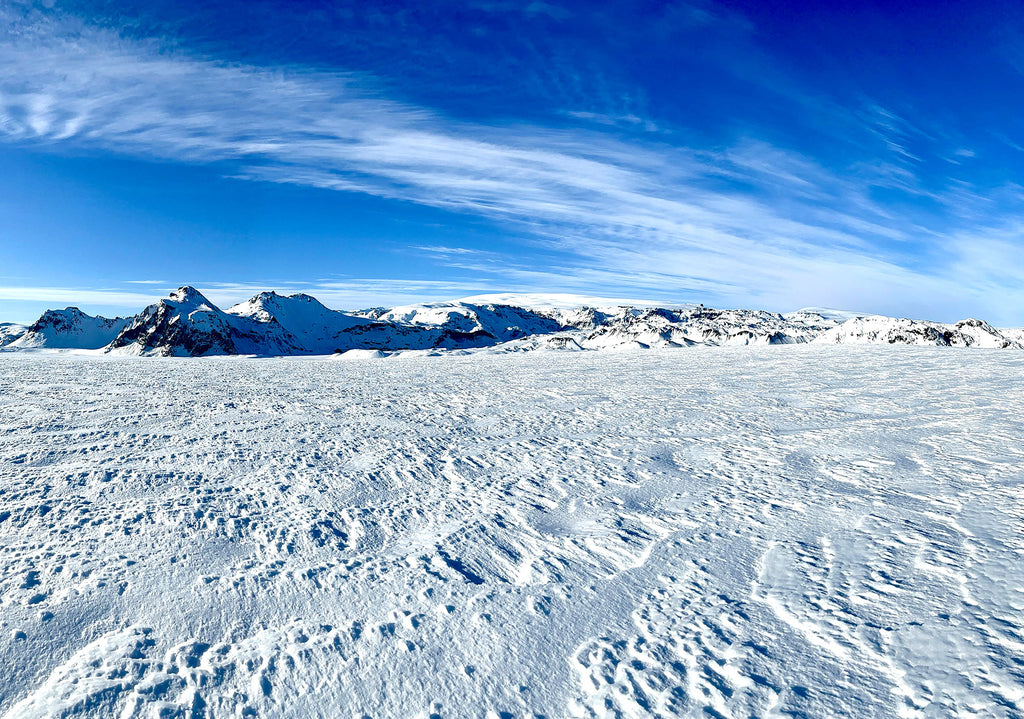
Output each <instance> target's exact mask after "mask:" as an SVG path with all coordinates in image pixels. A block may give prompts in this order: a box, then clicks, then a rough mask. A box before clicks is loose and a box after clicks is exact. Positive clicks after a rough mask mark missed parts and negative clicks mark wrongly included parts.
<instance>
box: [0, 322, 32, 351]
mask: <svg viewBox="0 0 1024 719" xmlns="http://www.w3.org/2000/svg"><path fill="white" fill-rule="evenodd" d="M27 329H28V327H26V326H25V325H19V324H15V323H13V322H0V347H4V346H6V345H9V344H10V343H11V342H14V340H16V339H18V338H19V337H21V336H22V335H23V334H25V330H27Z"/></svg>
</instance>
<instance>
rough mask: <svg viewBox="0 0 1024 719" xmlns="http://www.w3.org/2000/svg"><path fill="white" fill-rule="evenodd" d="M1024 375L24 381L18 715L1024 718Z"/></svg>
mask: <svg viewBox="0 0 1024 719" xmlns="http://www.w3.org/2000/svg"><path fill="white" fill-rule="evenodd" d="M1022 483H1024V353H1022V352H1017V351H1011V350H1006V351H999V350H956V349H948V348H944V349H940V348H934V347H931V348H929V347H925V348H917V347H850V346H793V347H760V348H743V347H741V348H691V349H681V350H651V351H646V352H603V353H602V352H593V353H573V354H570V353H559V352H553V351H551V352H533V353H524V354H521V355H516V354H510V355H487V354H475V355H468V356H446V357H401V356H399V357H391V358H387V359H364V360H348V361H346V360H338V359H333V358H292V359H245V358H210V359H139V358H132V357H113V356H84V355H75V354H68V353H29V352H25V353H18V354H15V353H3V354H0V668H2V672H0V717H7V718H10V719H30V718H32V717H65V716H69V717H70V716H73V717H79V716H81V717H86V716H88V717H135V716H139V717H156V716H159V717H190V718H192V717H313V716H323V717H346V718H347V717H373V718H374V719H377V718H379V717H396V718H405V717H417V716H422V717H425V718H427V717H435V716H438V717H446V718H447V717H455V718H458V717H481V718H483V717H488V718H496V717H501V718H507V717H548V718H549V719H554V718H556V717H606V716H607V717H620V716H621V717H648V716H651V717H658V716H664V717H667V716H693V717H712V718H721V717H730V718H732V719H740V718H741V717H742V718H743V719H747V718H748V717H783V716H785V717H833V716H856V717H1020V716H1024V501H1022V499H1024V496H1022V494H1024V493H1022Z"/></svg>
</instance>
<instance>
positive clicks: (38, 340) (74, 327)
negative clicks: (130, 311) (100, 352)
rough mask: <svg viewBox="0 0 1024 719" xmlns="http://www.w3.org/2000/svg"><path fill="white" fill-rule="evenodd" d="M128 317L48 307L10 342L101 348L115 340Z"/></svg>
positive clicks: (28, 346)
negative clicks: (112, 317) (111, 316)
mask: <svg viewBox="0 0 1024 719" xmlns="http://www.w3.org/2000/svg"><path fill="white" fill-rule="evenodd" d="M128 321H129V320H128V319H125V318H121V317H115V318H114V319H108V318H106V317H93V316H92V315H87V314H85V313H84V312H82V311H81V310H80V309H78V308H77V307H68V308H66V309H63V310H47V311H46V312H44V313H43V314H42V316H41V317H40V318H39V319H38V320H36V321H35V322H34V323H33V324H31V325H29V326H28V327H27V328H26V329H25V331H24V332H22V333H21V334H20V335H19V336H18V337H17V338H16V339H14V340H12V341H11V342H10V346H12V347H19V348H42V347H53V348H64V349H67V348H71V349H99V348H101V347H104V346H106V345H107V344H109V343H110V341H111V340H113V339H114V338H115V337H116V336H117V334H118V332H120V331H121V329H122V328H123V327H124V326H125V325H126V324H127V323H128Z"/></svg>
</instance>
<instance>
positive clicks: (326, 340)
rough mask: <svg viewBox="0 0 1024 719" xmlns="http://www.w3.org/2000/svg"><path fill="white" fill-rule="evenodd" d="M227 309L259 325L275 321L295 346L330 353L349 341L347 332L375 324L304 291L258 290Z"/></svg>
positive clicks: (314, 351) (311, 351)
mask: <svg viewBox="0 0 1024 719" xmlns="http://www.w3.org/2000/svg"><path fill="white" fill-rule="evenodd" d="M227 312H228V314H231V315H234V316H236V317H241V318H247V319H249V320H253V321H255V322H258V323H260V324H262V325H272V324H273V323H277V325H278V326H280V327H281V328H283V329H284V330H285V332H286V333H287V335H288V337H289V339H290V340H291V341H292V342H293V343H294V345H295V346H296V347H297V348H301V350H302V351H304V352H309V353H312V354H330V353H332V352H334V351H336V350H338V349H341V348H343V347H345V346H346V345H348V344H349V335H348V334H346V333H348V332H349V331H350V330H353V329H355V328H361V329H364V330H365V329H366V328H368V327H369V326H371V325H373V324H374V323H373V322H372V321H371V320H368V319H366V318H364V317H356V316H353V315H350V314H347V313H345V312H339V311H338V310H332V309H328V308H327V307H325V306H324V305H322V304H321V303H320V301H319V300H317V299H316V298H315V297H310V296H309V295H304V294H296V295H289V296H287V297H282V296H281V295H279V294H277V293H276V292H261V293H260V294H258V295H256V296H255V297H253V298H252V299H250V300H247V301H245V302H241V303H239V304H237V305H235V306H233V307H230V308H228V310H227Z"/></svg>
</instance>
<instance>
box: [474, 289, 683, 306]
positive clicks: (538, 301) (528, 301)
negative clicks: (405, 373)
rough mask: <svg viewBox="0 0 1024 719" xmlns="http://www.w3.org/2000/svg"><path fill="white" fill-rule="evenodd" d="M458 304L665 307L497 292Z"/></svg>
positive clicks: (640, 302) (585, 297)
mask: <svg viewBox="0 0 1024 719" xmlns="http://www.w3.org/2000/svg"><path fill="white" fill-rule="evenodd" d="M459 302H463V303H466V304H472V305H512V306H513V307H526V308H528V309H531V310H573V309H577V308H579V307H599V308H616V307H665V304H664V303H661V302H658V301H656V300H630V299H621V298H620V299H616V298H613V297H595V296H591V295H574V294H566V293H557V292H555V293H539V292H533V293H523V292H498V293H492V294H484V295H473V296H471V297H463V298H462V299H461V300H459ZM673 306H675V305H673ZM679 306H680V307H691V306H692V305H679Z"/></svg>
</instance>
